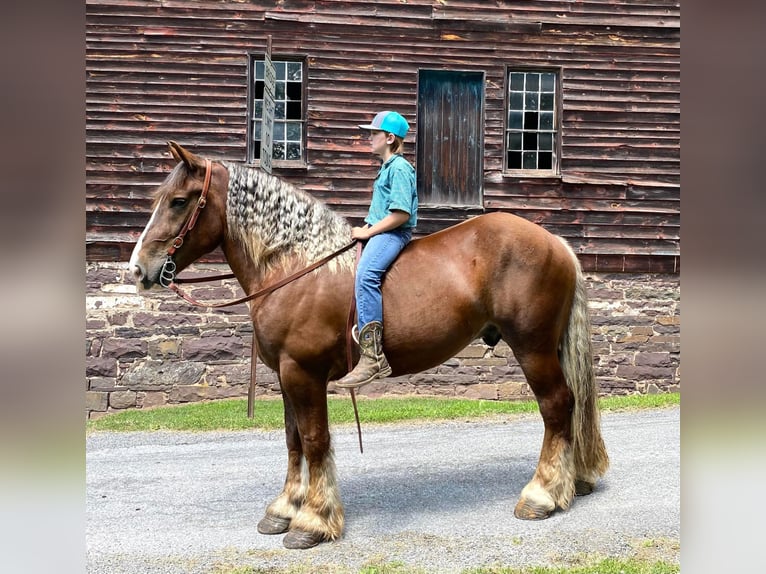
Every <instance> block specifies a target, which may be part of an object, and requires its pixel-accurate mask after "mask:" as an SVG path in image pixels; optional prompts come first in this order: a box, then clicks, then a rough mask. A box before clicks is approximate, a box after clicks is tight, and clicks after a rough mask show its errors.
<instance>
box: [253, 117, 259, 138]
mask: <svg viewBox="0 0 766 574" xmlns="http://www.w3.org/2000/svg"><path fill="white" fill-rule="evenodd" d="M253 139H254V140H256V141H261V122H259V121H257V122H255V123H254V124H253Z"/></svg>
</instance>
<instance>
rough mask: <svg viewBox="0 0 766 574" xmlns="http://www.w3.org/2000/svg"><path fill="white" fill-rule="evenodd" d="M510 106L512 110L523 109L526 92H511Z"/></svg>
mask: <svg viewBox="0 0 766 574" xmlns="http://www.w3.org/2000/svg"><path fill="white" fill-rule="evenodd" d="M510 106H511V109H512V110H523V109H524V92H511V101H510Z"/></svg>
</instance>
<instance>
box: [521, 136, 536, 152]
mask: <svg viewBox="0 0 766 574" xmlns="http://www.w3.org/2000/svg"><path fill="white" fill-rule="evenodd" d="M524 150H527V151H528V150H535V151H537V133H536V132H525V133H524Z"/></svg>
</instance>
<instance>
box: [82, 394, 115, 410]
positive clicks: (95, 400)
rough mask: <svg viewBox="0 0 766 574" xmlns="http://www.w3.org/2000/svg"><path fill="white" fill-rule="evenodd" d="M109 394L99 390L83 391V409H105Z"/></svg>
mask: <svg viewBox="0 0 766 574" xmlns="http://www.w3.org/2000/svg"><path fill="white" fill-rule="evenodd" d="M108 404H109V394H108V393H105V392H101V391H85V409H86V410H88V411H106V409H107V406H108Z"/></svg>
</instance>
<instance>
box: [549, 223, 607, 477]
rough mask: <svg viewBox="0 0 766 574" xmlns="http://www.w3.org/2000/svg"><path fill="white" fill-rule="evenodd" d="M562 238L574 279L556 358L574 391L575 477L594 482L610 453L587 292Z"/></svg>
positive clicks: (575, 261) (576, 260) (579, 272)
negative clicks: (603, 432)
mask: <svg viewBox="0 0 766 574" xmlns="http://www.w3.org/2000/svg"><path fill="white" fill-rule="evenodd" d="M559 239H561V238H559ZM561 241H562V243H564V245H565V246H566V247H567V250H568V251H569V253H570V255H571V256H572V261H573V262H574V266H575V272H576V279H575V292H574V298H573V301H572V308H571V310H570V313H569V325H568V326H567V330H566V332H565V333H564V336H563V337H562V340H561V346H560V348H559V360H560V362H561V367H562V370H563V371H564V377H565V378H566V381H567V385H568V386H569V389H570V390H571V391H572V393H573V394H574V409H573V411H572V449H573V455H574V463H575V472H576V477H577V478H578V479H583V480H585V481H587V482H590V483H591V484H593V483H595V481H596V479H597V478H598V477H600V476H602V475H603V474H604V473H605V472H606V469H607V468H608V467H609V456H608V455H607V454H606V447H605V446H604V440H603V438H602V437H601V421H600V415H599V409H598V388H597V386H596V377H595V376H594V373H593V347H592V345H591V329H590V318H589V316H588V294H587V290H586V286H585V279H584V277H583V273H582V268H581V267H580V262H579V261H578V259H577V256H576V255H575V253H574V251H572V248H571V247H570V246H569V245H568V244H567V242H566V241H564V240H563V239H561Z"/></svg>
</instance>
